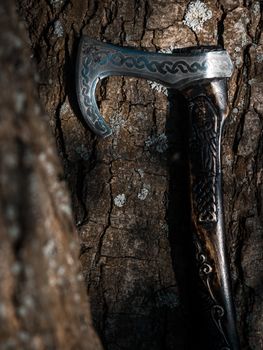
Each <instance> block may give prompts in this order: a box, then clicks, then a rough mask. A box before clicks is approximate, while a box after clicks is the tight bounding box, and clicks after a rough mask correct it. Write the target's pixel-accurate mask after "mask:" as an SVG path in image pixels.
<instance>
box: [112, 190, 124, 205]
mask: <svg viewBox="0 0 263 350" xmlns="http://www.w3.org/2000/svg"><path fill="white" fill-rule="evenodd" d="M125 203H126V196H125V194H124V193H122V194H118V195H117V196H116V197H115V198H114V204H115V205H116V207H119V208H121V207H123V206H124V204H125Z"/></svg>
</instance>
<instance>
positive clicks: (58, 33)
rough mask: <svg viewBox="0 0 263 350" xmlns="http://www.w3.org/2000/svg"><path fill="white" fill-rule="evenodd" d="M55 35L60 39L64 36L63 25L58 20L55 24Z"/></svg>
mask: <svg viewBox="0 0 263 350" xmlns="http://www.w3.org/2000/svg"><path fill="white" fill-rule="evenodd" d="M54 34H55V35H56V36H57V37H58V38H62V37H63V35H64V29H63V26H62V23H61V22H60V21H59V20H57V21H56V22H55V23H54Z"/></svg>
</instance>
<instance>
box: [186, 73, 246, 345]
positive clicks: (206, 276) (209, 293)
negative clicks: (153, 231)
mask: <svg viewBox="0 0 263 350" xmlns="http://www.w3.org/2000/svg"><path fill="white" fill-rule="evenodd" d="M184 94H185V96H186V98H187V99H188V101H189V106H190V152H189V154H190V176H191V182H190V183H191V203H192V223H193V231H194V241H195V246H196V251H197V262H198V267H199V275H200V279H201V282H202V286H203V288H202V293H203V294H205V300H206V305H204V309H205V310H206V315H205V316H206V322H207V324H206V327H208V332H207V334H206V338H209V337H210V338H213V339H212V340H210V345H209V349H213V350H217V349H221V350H223V349H225V350H226V349H228V350H230V349H231V350H237V349H238V348H239V345H238V338H237V333H236V326H235V316H234V307H233V301H232V296H231V282H230V274H229V266H228V262H227V257H226V255H227V254H226V248H225V232H224V212H223V203H222V186H221V160H220V156H221V149H220V148H221V147H220V145H221V133H222V126H223V122H224V119H225V117H226V114H227V97H226V82H225V80H224V79H222V80H215V81H212V82H209V83H206V84H201V83H200V84H199V85H197V86H195V87H192V88H188V89H187V90H186V91H184Z"/></svg>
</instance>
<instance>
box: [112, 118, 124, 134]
mask: <svg viewBox="0 0 263 350" xmlns="http://www.w3.org/2000/svg"><path fill="white" fill-rule="evenodd" d="M125 124H126V120H125V119H124V118H123V116H122V115H120V114H118V113H114V114H112V116H111V117H110V127H111V129H112V132H113V134H114V135H115V136H118V135H119V133H120V131H121V129H122V128H123V127H124V125H125Z"/></svg>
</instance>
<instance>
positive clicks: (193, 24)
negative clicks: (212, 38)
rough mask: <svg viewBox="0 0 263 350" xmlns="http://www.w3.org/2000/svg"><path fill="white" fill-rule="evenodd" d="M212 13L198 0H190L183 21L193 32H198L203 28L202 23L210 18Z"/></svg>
mask: <svg viewBox="0 0 263 350" xmlns="http://www.w3.org/2000/svg"><path fill="white" fill-rule="evenodd" d="M212 15H213V13H212V11H211V10H210V9H209V8H208V7H207V5H206V4H205V3H203V2H201V1H200V0H197V1H191V2H190V4H189V5H188V7H187V11H186V13H185V16H184V20H183V23H184V24H185V25H186V26H187V27H189V28H190V29H192V30H193V31H194V32H196V33H199V32H201V30H202V29H203V25H204V23H205V22H206V21H208V20H209V19H211V18H212Z"/></svg>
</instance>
